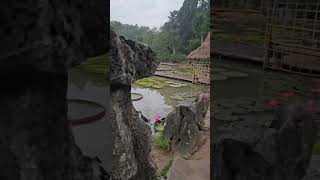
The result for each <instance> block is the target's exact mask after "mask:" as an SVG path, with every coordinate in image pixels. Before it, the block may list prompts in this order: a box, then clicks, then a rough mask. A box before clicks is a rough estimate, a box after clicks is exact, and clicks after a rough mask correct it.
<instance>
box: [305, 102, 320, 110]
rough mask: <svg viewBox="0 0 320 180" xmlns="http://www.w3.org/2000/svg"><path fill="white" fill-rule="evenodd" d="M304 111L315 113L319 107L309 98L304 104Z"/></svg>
mask: <svg viewBox="0 0 320 180" xmlns="http://www.w3.org/2000/svg"><path fill="white" fill-rule="evenodd" d="M304 111H306V112H308V113H314V112H318V111H319V108H318V107H317V105H316V103H315V101H314V100H309V101H308V102H307V103H306V104H305V106H304Z"/></svg>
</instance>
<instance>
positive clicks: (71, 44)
mask: <svg viewBox="0 0 320 180" xmlns="http://www.w3.org/2000/svg"><path fill="white" fill-rule="evenodd" d="M107 11H108V8H107V4H106V1H104V0H98V1H95V2H94V3H92V2H91V1H89V0H77V1H76V0H70V1H48V0H42V1H39V0H35V1H11V0H4V1H1V2H0V12H1V15H0V17H1V18H0V19H1V30H0V38H1V45H0V80H1V83H2V88H1V89H0V99H1V102H0V129H1V130H0V133H1V135H0V151H1V155H2V156H1V160H0V179H3V180H21V179H23V180H57V179H59V180H70V179H76V180H92V179H94V177H93V173H92V166H91V160H90V159H89V158H87V157H84V156H83V154H82V152H81V151H80V149H79V148H78V147H77V146H76V145H75V142H74V138H73V136H72V132H71V129H70V124H69V121H68V118H67V101H66V92H67V79H68V77H67V71H68V69H70V68H71V67H73V66H74V65H76V64H79V63H80V62H82V61H83V60H84V59H85V57H87V56H91V55H96V54H103V53H106V51H107V48H108V46H107V45H108V35H107V31H106V26H107V24H105V23H106V22H107V21H106V16H105V15H106V14H107ZM97 17H99V18H97ZM90 33H94V34H95V36H96V37H92V36H90V37H89V36H87V35H88V34H90Z"/></svg>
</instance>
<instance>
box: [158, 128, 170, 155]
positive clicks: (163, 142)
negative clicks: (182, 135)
mask: <svg viewBox="0 0 320 180" xmlns="http://www.w3.org/2000/svg"><path fill="white" fill-rule="evenodd" d="M154 143H155V144H156V145H157V146H158V147H159V148H160V149H161V150H163V151H169V150H170V148H171V141H170V139H168V138H167V137H166V136H165V135H164V134H163V132H162V131H160V132H157V133H156V136H155V141H154Z"/></svg>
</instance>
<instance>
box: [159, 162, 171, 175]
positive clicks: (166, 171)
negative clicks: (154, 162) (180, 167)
mask: <svg viewBox="0 0 320 180" xmlns="http://www.w3.org/2000/svg"><path fill="white" fill-rule="evenodd" d="M172 163H173V159H170V160H169V161H168V162H167V164H166V165H165V166H164V167H163V168H162V169H161V171H160V173H159V175H160V176H162V177H166V176H167V174H168V171H169V169H170V167H171V166H172Z"/></svg>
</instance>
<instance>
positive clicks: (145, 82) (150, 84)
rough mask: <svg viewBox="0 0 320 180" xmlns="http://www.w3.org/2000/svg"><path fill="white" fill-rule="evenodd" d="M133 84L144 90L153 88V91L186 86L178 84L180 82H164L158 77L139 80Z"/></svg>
mask: <svg viewBox="0 0 320 180" xmlns="http://www.w3.org/2000/svg"><path fill="white" fill-rule="evenodd" d="M135 83H136V84H137V85H139V86H142V87H146V88H153V89H162V88H164V87H166V86H168V87H174V88H179V87H185V86H188V85H187V84H186V83H180V82H179V83H178V82H174V81H169V80H165V79H162V78H158V77H149V78H144V79H140V80H138V81H136V82H135Z"/></svg>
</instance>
